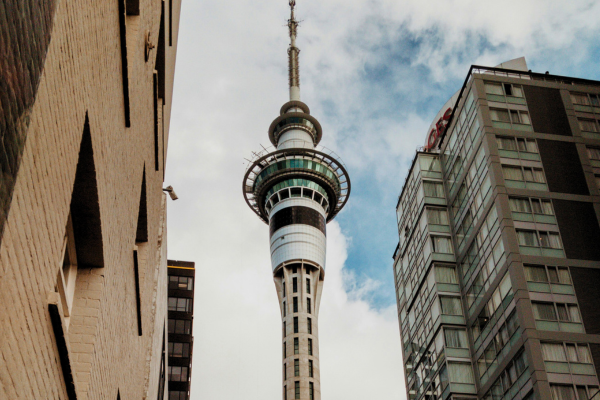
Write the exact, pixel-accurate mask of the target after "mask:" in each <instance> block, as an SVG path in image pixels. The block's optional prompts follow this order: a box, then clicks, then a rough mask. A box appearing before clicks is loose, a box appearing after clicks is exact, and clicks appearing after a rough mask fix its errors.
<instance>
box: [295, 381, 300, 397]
mask: <svg viewBox="0 0 600 400" xmlns="http://www.w3.org/2000/svg"><path fill="white" fill-rule="evenodd" d="M294 398H295V399H299V398H300V382H299V381H296V382H294Z"/></svg>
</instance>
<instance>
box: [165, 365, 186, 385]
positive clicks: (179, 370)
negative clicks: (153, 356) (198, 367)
mask: <svg viewBox="0 0 600 400" xmlns="http://www.w3.org/2000/svg"><path fill="white" fill-rule="evenodd" d="M187 380H188V367H177V366H171V367H169V381H171V382H187Z"/></svg>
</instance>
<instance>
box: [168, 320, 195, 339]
mask: <svg viewBox="0 0 600 400" xmlns="http://www.w3.org/2000/svg"><path fill="white" fill-rule="evenodd" d="M169 333H176V334H181V335H191V334H192V321H191V320H189V319H171V318H169Z"/></svg>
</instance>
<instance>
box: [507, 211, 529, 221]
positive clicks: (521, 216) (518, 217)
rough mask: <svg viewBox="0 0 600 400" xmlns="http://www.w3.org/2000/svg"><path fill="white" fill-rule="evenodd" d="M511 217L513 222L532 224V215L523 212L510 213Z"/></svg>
mask: <svg viewBox="0 0 600 400" xmlns="http://www.w3.org/2000/svg"><path fill="white" fill-rule="evenodd" d="M512 217H513V219H514V220H515V221H525V222H533V214H530V213H523V212H516V211H513V212H512Z"/></svg>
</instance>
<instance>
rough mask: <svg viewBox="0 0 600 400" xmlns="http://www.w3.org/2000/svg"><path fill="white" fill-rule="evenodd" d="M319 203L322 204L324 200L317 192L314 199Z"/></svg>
mask: <svg viewBox="0 0 600 400" xmlns="http://www.w3.org/2000/svg"><path fill="white" fill-rule="evenodd" d="M313 199H314V200H315V201H316V202H317V203H319V204H321V200H323V196H321V195H320V194H319V193H317V192H315V197H314V198H313Z"/></svg>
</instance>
